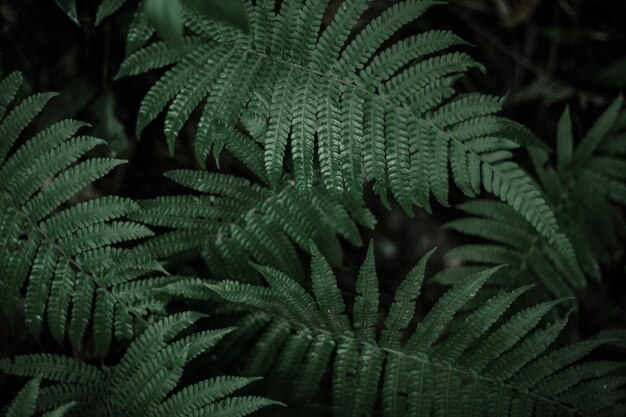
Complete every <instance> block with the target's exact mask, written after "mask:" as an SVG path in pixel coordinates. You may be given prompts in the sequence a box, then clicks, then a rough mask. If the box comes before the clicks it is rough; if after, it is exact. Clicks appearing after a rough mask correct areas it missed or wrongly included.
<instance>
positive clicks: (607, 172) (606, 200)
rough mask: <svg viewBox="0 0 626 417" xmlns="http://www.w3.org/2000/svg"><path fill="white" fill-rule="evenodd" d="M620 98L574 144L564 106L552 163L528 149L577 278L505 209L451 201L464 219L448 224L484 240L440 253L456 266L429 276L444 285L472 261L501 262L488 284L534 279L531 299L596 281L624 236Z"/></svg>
mask: <svg viewBox="0 0 626 417" xmlns="http://www.w3.org/2000/svg"><path fill="white" fill-rule="evenodd" d="M621 104H622V99H621V98H618V99H617V100H615V101H614V102H613V104H611V106H609V108H608V109H607V110H606V111H605V112H604V114H603V115H602V116H600V118H599V119H598V121H597V122H596V123H595V124H594V125H593V127H592V128H591V129H590V131H589V132H588V133H587V134H586V135H584V138H583V139H582V140H581V141H580V143H579V144H578V145H577V146H574V137H573V132H572V130H573V129H572V126H571V119H570V115H569V108H567V109H566V110H565V111H564V113H563V116H562V117H561V119H560V120H559V123H558V129H557V153H556V163H555V165H554V166H553V165H551V164H550V163H549V160H548V155H547V154H545V153H543V152H540V151H538V150H535V151H533V152H531V158H532V160H533V163H534V166H535V171H536V174H537V178H538V180H539V182H540V183H541V184H542V185H543V188H544V189H545V194H546V197H547V200H548V201H549V202H550V203H551V205H552V207H554V208H555V214H556V216H557V220H558V222H559V224H560V225H561V226H562V229H563V232H564V234H565V235H567V237H568V238H569V241H570V242H572V252H573V253H574V254H575V257H576V259H578V263H579V264H580V267H581V269H582V272H583V273H584V277H583V276H579V275H578V274H577V271H575V270H573V269H572V268H571V267H570V263H569V262H568V260H567V258H566V257H564V256H563V255H562V254H561V253H560V252H558V251H557V250H555V248H554V246H553V244H551V243H550V242H549V241H548V240H547V239H546V238H545V237H544V236H542V235H541V234H539V233H537V232H535V231H533V230H532V228H530V227H529V226H528V225H525V221H524V219H523V218H522V216H520V215H519V214H518V213H516V212H515V211H514V210H512V209H511V208H510V207H507V206H505V205H504V204H501V203H497V202H492V201H472V202H468V203H465V204H462V205H460V206H459V207H458V208H459V209H460V210H461V211H464V212H466V213H468V214H469V215H470V216H471V217H467V218H464V219H459V220H455V221H453V222H451V223H449V224H448V225H447V227H448V228H450V229H452V230H455V231H458V232H461V233H464V234H468V235H472V236H475V237H478V238H480V239H482V240H485V241H486V242H485V243H478V244H469V245H464V246H459V247H457V248H454V249H452V250H451V251H450V252H449V253H448V254H447V255H446V256H447V258H448V259H450V260H454V262H460V263H461V264H462V265H461V266H460V267H458V268H452V269H448V270H445V271H443V272H441V273H440V274H439V275H438V276H437V277H436V279H437V280H438V281H439V282H441V283H448V284H449V283H451V282H453V281H454V280H456V277H458V276H460V275H462V274H463V271H464V270H466V271H467V270H470V269H471V268H473V267H474V266H475V265H486V264H500V263H507V264H509V265H510V268H509V269H510V271H509V272H508V273H507V274H506V275H504V274H502V275H501V276H500V277H498V278H497V279H495V280H492V283H493V284H497V285H498V286H502V287H503V288H505V289H511V288H515V287H517V286H519V285H525V284H531V283H538V284H539V285H538V286H537V288H535V289H533V291H532V292H530V293H529V296H531V297H532V298H531V299H532V300H540V299H551V298H559V297H567V296H572V295H575V294H576V293H577V292H578V291H580V290H581V289H582V288H583V287H585V285H586V283H587V282H588V281H589V280H599V279H600V275H601V272H600V271H601V268H602V266H603V265H605V264H606V263H607V262H608V261H609V255H608V253H610V252H611V251H612V248H614V247H616V245H618V242H620V239H621V238H623V236H626V223H625V220H624V217H623V214H622V213H621V211H620V210H621V209H620V207H623V206H624V203H625V202H624V201H623V199H620V198H616V196H617V195H618V194H619V191H618V190H621V189H623V187H624V186H626V184H624V182H625V181H626V178H625V177H624V167H625V166H626V165H625V164H626V161H625V160H624V155H625V154H626V149H623V146H621V144H622V143H623V138H624V128H625V127H624V126H622V125H620V124H619V123H618V120H619V119H620V118H623V117H625V116H626V112H624V111H623V110H620V107H621Z"/></svg>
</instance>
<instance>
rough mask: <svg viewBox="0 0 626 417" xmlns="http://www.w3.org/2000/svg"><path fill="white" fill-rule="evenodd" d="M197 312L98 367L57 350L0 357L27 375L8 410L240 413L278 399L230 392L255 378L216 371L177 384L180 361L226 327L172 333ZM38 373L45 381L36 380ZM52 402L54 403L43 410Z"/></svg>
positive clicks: (9, 368) (172, 320)
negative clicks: (181, 385) (216, 373)
mask: <svg viewBox="0 0 626 417" xmlns="http://www.w3.org/2000/svg"><path fill="white" fill-rule="evenodd" d="M199 318H201V315H199V314H195V313H179V314H174V315H171V316H169V317H167V318H165V319H163V320H161V321H158V322H156V323H154V324H152V325H150V326H149V327H148V328H147V329H146V330H145V331H144V332H143V333H142V334H141V335H140V336H139V337H138V338H137V339H135V340H134V341H133V342H132V343H131V344H130V346H129V347H128V349H127V350H126V353H125V354H124V356H123V357H122V358H121V360H120V362H119V363H118V364H117V365H115V366H112V367H110V368H102V369H101V368H98V367H96V366H94V365H90V364H87V363H84V362H80V361H78V360H76V359H73V358H69V357H65V356H62V355H51V354H36V355H25V356H18V357H16V358H15V359H13V360H9V359H4V360H2V361H0V370H2V371H3V372H5V373H9V374H12V375H17V376H21V377H32V378H33V379H32V380H31V382H29V383H27V385H26V387H25V388H24V389H23V390H22V391H21V392H20V394H18V396H17V398H16V399H15V400H14V402H13V404H12V405H11V406H10V407H9V409H8V412H7V414H6V416H7V417H14V416H15V417H17V416H25V417H26V416H31V415H34V413H35V412H39V413H44V414H43V415H44V416H49V417H52V416H62V415H65V414H66V413H67V415H89V416H129V417H130V416H136V417H139V416H146V417H148V416H150V417H157V416H159V417H160V416H162V417H165V416H167V417H183V416H190V415H197V416H201V415H236V416H245V415H248V414H251V413H253V412H254V411H256V410H258V409H261V408H264V407H267V406H270V405H273V404H277V403H276V402H274V401H270V400H267V399H265V398H260V397H253V396H241V397H230V395H231V394H232V393H233V392H235V391H237V390H239V389H241V388H243V387H244V386H246V385H248V384H249V383H250V382H252V381H254V380H255V378H242V377H228V376H221V377H216V378H213V379H208V380H203V381H200V382H196V383H194V384H191V385H187V386H186V387H184V388H182V389H179V390H177V391H175V392H174V390H175V388H176V387H177V386H178V384H179V381H180V379H181V376H182V374H183V370H184V368H185V367H186V365H187V364H188V363H189V362H191V361H192V360H193V359H194V358H196V357H197V356H198V355H200V354H202V353H203V352H205V351H206V350H207V349H209V348H211V347H212V346H213V345H215V344H216V343H217V342H218V341H219V340H220V339H221V338H222V337H223V336H224V335H225V334H226V333H228V332H229V331H230V330H229V329H226V330H208V331H202V332H197V333H192V334H191V335H189V336H185V337H177V336H178V335H179V334H180V333H181V332H182V331H183V330H185V329H186V328H188V327H190V326H191V325H192V324H193V323H195V322H196V321H198V319H199ZM42 379H43V380H47V381H50V382H52V384H51V385H46V386H45V387H40V383H41V381H42ZM49 410H52V411H49Z"/></svg>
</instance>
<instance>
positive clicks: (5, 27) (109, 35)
mask: <svg viewBox="0 0 626 417" xmlns="http://www.w3.org/2000/svg"><path fill="white" fill-rule="evenodd" d="M332 3H334V4H335V6H336V4H338V3H339V2H338V1H333V2H332ZM391 3H393V2H392V1H390V0H377V1H374V2H373V4H374V6H373V8H372V12H371V13H370V14H368V15H367V16H366V17H364V22H366V21H367V19H368V18H370V17H371V16H375V15H376V14H377V13H376V12H377V10H381V9H383V8H384V7H386V6H387V5H389V4H391ZM134 7H135V3H134V2H133V1H129V2H128V4H127V5H126V6H125V7H124V8H123V9H122V10H121V11H120V12H118V13H117V14H116V15H114V16H113V17H111V18H108V19H106V20H105V21H104V22H103V23H102V24H101V25H100V26H98V27H95V26H94V16H95V10H96V8H97V2H96V1H90V0H82V1H81V0H79V1H78V12H79V13H78V14H79V20H80V22H81V26H80V27H79V26H77V25H75V24H74V23H73V22H72V21H71V20H70V19H68V18H67V17H66V16H65V15H64V13H63V12H62V11H61V10H60V9H58V7H57V6H56V5H55V4H54V2H53V1H52V0H0V74H2V75H6V74H8V73H9V72H11V71H14V70H20V71H22V72H23V73H24V75H25V78H26V79H27V80H28V83H29V84H28V91H27V92H40V91H59V92H61V93H62V94H61V96H60V97H59V98H56V99H55V101H53V104H52V105H51V106H49V109H47V110H46V111H45V112H44V114H43V115H42V117H41V118H40V119H38V121H37V123H38V124H39V126H43V125H45V124H48V123H49V122H51V121H55V120H58V119H60V118H66V117H73V118H79V119H81V120H85V121H87V122H89V123H91V124H92V126H93V128H92V130H91V133H92V134H93V135H95V136H99V137H103V138H104V139H106V140H107V141H108V142H109V144H110V146H109V148H108V149H107V150H106V151H103V152H110V153H113V154H115V155H117V156H119V157H122V158H126V159H129V161H130V163H129V164H127V165H126V166H124V167H123V168H120V169H117V170H116V171H115V172H114V174H113V175H111V176H110V177H108V178H107V179H105V180H103V181H100V182H98V183H97V184H95V186H92V187H89V188H88V189H87V190H85V191H84V194H83V196H82V197H89V196H93V195H100V194H109V193H115V194H121V195H125V196H130V197H133V198H148V197H153V196H156V195H158V194H166V193H170V192H172V191H173V190H172V189H171V187H172V186H171V184H170V183H169V182H167V181H166V180H164V179H163V178H162V176H161V174H162V173H163V172H164V171H166V170H169V169H172V168H176V167H198V164H197V162H196V161H195V158H194V157H193V152H192V147H191V143H192V137H193V128H192V126H188V127H187V128H186V129H185V130H184V131H183V134H182V135H183V139H182V140H180V141H179V142H178V145H177V146H178V147H177V150H176V155H175V158H171V157H170V156H169V154H168V152H167V148H166V146H165V140H164V137H163V134H162V123H159V122H157V123H153V124H151V125H150V126H149V127H148V128H147V129H146V131H145V132H144V134H143V138H142V140H141V141H140V142H138V141H137V139H136V138H135V137H134V119H135V116H136V112H137V109H138V108H139V103H140V100H141V99H142V97H143V95H144V94H145V92H146V91H147V89H148V87H149V86H150V85H151V83H152V82H154V80H155V79H156V75H157V74H149V75H147V76H141V77H133V78H130V79H122V80H120V81H116V82H113V81H112V80H113V77H114V75H115V73H116V71H117V68H118V67H119V64H120V62H121V61H122V59H123V57H124V46H125V35H126V29H127V26H128V23H129V21H130V18H131V16H132V11H133V9H134ZM329 17H330V16H329ZM430 29H449V30H452V31H454V32H456V33H457V34H459V35H460V36H461V37H462V38H464V39H465V40H467V41H468V42H470V43H471V44H473V45H474V47H470V48H466V50H467V52H469V53H470V54H471V55H472V56H473V57H474V58H475V59H476V60H477V61H479V62H482V63H483V64H484V65H485V67H486V69H487V72H486V74H481V73H480V72H478V71H475V72H472V73H470V74H469V76H467V77H465V78H464V79H462V81H461V83H462V87H461V88H462V89H464V90H466V91H479V92H482V93H488V94H493V95H508V101H507V104H506V106H505V113H506V115H507V116H509V117H510V118H512V119H514V120H516V121H518V122H521V123H523V124H525V125H526V126H528V127H530V128H531V129H532V130H533V131H534V132H535V133H536V134H537V135H538V136H539V137H541V138H542V139H543V140H545V141H546V142H547V143H548V144H549V145H551V146H552V145H553V141H554V137H555V129H556V122H557V120H558V117H559V116H560V113H561V112H562V111H563V109H564V107H565V105H566V104H569V105H570V106H571V108H572V119H573V122H574V125H575V129H576V132H577V133H580V132H582V131H584V130H586V129H587V128H588V127H589V126H590V124H591V123H592V121H593V120H594V119H595V117H596V116H597V115H598V114H599V112H600V111H601V110H602V109H603V108H604V107H605V106H606V105H607V104H608V103H609V102H610V101H612V100H613V99H614V98H615V97H616V96H617V95H618V94H619V93H620V92H621V91H622V90H623V89H624V87H625V86H626V2H624V1H623V0H587V1H585V0H451V1H450V4H449V5H447V6H439V7H437V8H435V9H432V10H430V11H429V12H428V13H427V14H426V15H425V16H424V17H422V18H421V19H419V20H418V21H416V22H414V23H412V24H411V25H409V26H407V27H406V28H405V29H403V31H402V33H400V34H398V36H405V35H407V34H410V33H413V32H419V31H423V30H430ZM35 129H36V127H35ZM517 156H518V157H519V158H520V161H521V162H522V164H524V154H523V152H520V153H519V155H517ZM222 159H223V160H222V161H221V164H220V167H221V169H223V170H224V171H225V172H231V173H237V174H242V173H244V174H245V171H243V170H242V168H241V166H239V165H238V164H237V162H236V161H234V160H233V159H232V158H229V156H228V155H224V156H223V158H222ZM455 199H456V200H455ZM367 200H368V204H369V206H370V207H371V208H372V210H373V211H374V213H375V215H376V216H377V218H378V226H377V229H376V231H375V232H373V233H372V232H369V231H364V238H365V240H367V239H369V238H370V237H375V239H376V243H377V263H378V271H379V276H380V277H381V281H382V286H383V289H384V290H388V291H392V290H393V289H395V287H396V286H397V283H398V281H399V280H400V279H402V278H403V277H404V275H405V274H406V272H407V271H408V270H409V269H410V268H411V267H412V266H413V265H415V264H416V263H417V261H418V260H419V258H420V257H421V256H422V255H423V254H424V253H426V252H427V251H428V250H429V249H430V248H432V247H433V246H435V245H436V246H438V247H439V251H438V256H437V257H436V259H435V261H434V262H433V263H432V266H431V273H432V272H436V270H437V269H439V268H443V267H444V266H445V265H444V262H443V260H442V258H441V255H443V254H444V253H445V252H446V250H447V249H448V248H450V247H451V246H454V245H456V244H458V243H460V242H462V241H463V237H461V236H458V235H455V234H452V233H451V232H447V231H445V230H443V229H441V225H442V224H443V223H445V222H447V221H449V220H451V219H453V218H455V217H458V216H459V213H458V212H456V211H454V210H453V209H445V208H443V207H435V214H434V215H428V214H426V213H425V212H419V211H418V212H417V213H416V217H415V218H413V219H410V218H409V217H408V216H407V215H406V214H404V212H403V211H402V210H400V209H398V208H394V209H393V210H387V209H385V208H384V207H382V206H381V205H380V203H379V202H378V201H377V199H376V198H373V197H372V196H371V195H368V197H367ZM452 201H453V202H455V201H456V202H458V201H460V196H459V195H453V200H452ZM364 255H365V249H364V248H353V247H349V246H348V245H346V260H345V266H344V268H343V270H341V271H338V275H339V276H340V277H341V276H344V277H346V278H348V277H350V276H351V275H352V274H353V272H354V271H356V270H357V268H358V265H360V263H361V262H362V260H363V258H364ZM613 258H614V260H615V262H614V263H613V265H612V266H610V267H608V268H606V269H605V271H604V280H603V282H602V283H601V285H599V284H595V283H591V284H590V287H589V288H588V290H586V291H585V293H584V294H583V295H582V298H581V309H580V311H579V312H578V313H577V315H576V316H575V317H573V319H572V324H571V325H570V326H569V328H568V332H569V335H570V336H569V337H570V338H571V339H577V338H580V337H589V336H593V335H594V334H595V333H597V332H598V331H600V330H603V329H606V328H612V327H616V326H621V327H626V317H624V316H625V315H624V309H623V306H625V305H626V295H625V294H626V291H625V289H626V288H625V286H626V284H625V280H624V278H625V277H624V251H623V248H617V250H616V252H615V253H614V254H613ZM428 288H429V290H428V291H427V292H426V294H425V295H426V298H425V299H426V300H430V301H432V300H434V299H436V297H437V296H438V295H439V294H440V293H441V289H439V288H436V287H434V286H431V287H428ZM383 297H385V294H384V292H383ZM387 297H388V295H387ZM40 343H41V345H38V344H37V342H35V341H33V340H32V339H31V338H29V337H28V336H27V334H26V333H25V332H24V331H23V330H19V329H17V330H16V331H15V332H13V331H12V329H11V328H10V326H9V325H8V324H7V323H3V322H0V358H2V357H7V356H11V355H14V354H16V353H20V354H21V353H27V352H30V351H37V350H42V349H43V350H46V351H49V352H54V351H58V349H59V348H58V347H56V346H55V344H54V343H53V342H51V341H46V340H42V341H41V342H40ZM42 345H43V346H42ZM601 355H603V357H612V356H614V355H615V352H610V351H609V352H603V353H601ZM6 382H7V381H6V380H5V379H2V377H0V397H5V395H3V394H6V396H7V397H8V396H10V394H9V393H10V392H13V391H14V389H13V387H11V388H8V387H7V386H6ZM5 388H8V389H5ZM7 401H8V398H0V404H4V403H6V402H7Z"/></svg>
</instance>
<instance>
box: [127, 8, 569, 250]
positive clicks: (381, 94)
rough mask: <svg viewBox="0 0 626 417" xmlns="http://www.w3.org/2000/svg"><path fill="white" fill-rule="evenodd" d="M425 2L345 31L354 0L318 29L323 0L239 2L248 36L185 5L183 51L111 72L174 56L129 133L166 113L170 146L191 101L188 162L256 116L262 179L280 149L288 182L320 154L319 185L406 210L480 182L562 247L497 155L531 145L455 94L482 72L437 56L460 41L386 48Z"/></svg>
mask: <svg viewBox="0 0 626 417" xmlns="http://www.w3.org/2000/svg"><path fill="white" fill-rule="evenodd" d="M437 3H438V2H436V1H429V0H404V1H401V2H398V3H397V4H394V5H393V6H391V7H389V8H388V9H387V10H385V11H384V12H383V13H382V14H381V15H380V16H379V17H377V18H375V19H374V20H372V21H371V22H370V23H368V24H367V25H366V26H365V27H364V28H363V29H361V30H360V31H359V32H358V33H357V34H356V36H355V37H354V38H353V39H352V37H350V36H349V35H350V33H351V32H352V31H353V28H354V25H355V23H356V21H357V19H358V18H359V16H360V15H361V14H362V13H363V12H364V11H365V10H366V9H367V7H368V4H369V2H368V1H367V0H345V1H344V2H343V3H342V5H341V7H340V8H339V10H338V12H337V13H336V15H335V17H334V19H333V21H332V23H330V25H329V26H328V27H326V28H325V29H324V30H320V21H321V17H322V15H323V14H324V12H325V10H326V6H327V4H328V1H306V2H302V1H297V0H287V1H283V2H281V9H280V11H279V12H278V13H277V14H276V13H275V12H274V10H273V3H271V2H267V1H258V2H256V3H255V4H254V5H252V3H251V2H250V1H244V4H245V9H246V11H247V13H248V21H249V23H250V32H249V33H244V32H241V31H237V30H235V29H233V28H232V27H228V26H226V25H224V24H222V23H219V22H215V21H209V20H206V19H204V18H202V17H200V16H198V15H195V14H193V13H189V12H188V13H187V25H188V27H189V29H190V30H191V32H193V34H192V35H190V36H189V39H190V40H189V41H188V44H194V45H195V46H191V47H188V48H187V47H186V48H185V51H184V53H182V54H180V55H179V54H178V53H177V52H172V53H168V55H170V56H171V59H170V60H168V61H167V62H163V60H162V59H160V58H159V57H160V56H161V55H162V52H160V51H162V50H163V49H164V48H166V47H165V46H164V45H159V46H149V47H147V48H145V49H142V50H139V51H137V52H136V53H135V54H134V55H131V56H130V57H128V59H127V60H126V62H124V63H123V64H122V67H121V69H120V71H119V74H118V76H125V75H129V74H137V73H141V72H145V71H148V70H150V69H155V68H160V67H163V66H168V65H170V64H173V66H172V67H171V68H170V69H168V70H167V72H166V73H165V74H164V75H163V76H162V77H161V78H160V79H159V80H158V81H157V82H156V83H155V84H154V85H153V86H152V87H151V88H150V90H149V91H148V93H147V94H146V96H145V98H144V99H143V101H142V104H141V107H140V109H139V114H138V118H137V135H138V136H139V135H140V134H141V131H142V130H143V128H144V127H145V126H147V125H148V123H150V122H152V121H153V120H154V119H155V118H156V117H157V115H158V114H159V113H161V112H162V111H163V110H164V109H165V108H167V111H166V115H165V135H166V138H167V141H168V144H169V147H170V150H171V151H173V149H174V142H175V140H176V137H177V136H178V134H179V132H180V130H181V128H182V127H183V125H184V123H185V122H186V121H187V120H188V119H189V117H190V114H191V113H192V111H193V110H194V109H195V108H196V107H198V106H199V105H200V103H201V102H202V101H203V100H204V104H203V105H202V107H203V111H202V115H201V117H200V120H199V122H198V129H197V133H196V154H197V156H198V158H199V159H200V160H201V161H204V159H205V158H206V157H207V156H208V154H209V149H210V145H209V146H206V145H205V144H207V143H210V142H211V139H210V136H211V132H212V129H213V126H215V125H220V124H224V123H225V124H226V125H228V126H234V125H235V124H236V123H237V122H238V121H240V120H242V119H243V120H246V119H250V118H251V117H252V118H253V119H255V120H256V121H257V122H259V121H261V122H262V123H265V124H266V125H267V126H266V128H265V129H262V131H263V134H262V136H261V137H260V141H261V144H262V145H263V152H264V164H265V168H266V169H267V173H268V177H269V179H270V182H271V183H273V184H274V183H277V182H280V181H281V180H282V177H283V176H282V172H283V165H284V164H285V160H286V157H287V155H291V158H292V160H293V165H294V169H293V172H294V174H295V178H296V184H297V186H298V187H299V188H300V189H303V190H308V189H310V187H311V184H312V178H313V175H314V169H313V167H314V162H319V165H320V167H321V172H322V178H323V183H324V184H325V186H326V187H327V188H328V189H329V190H330V191H331V192H333V193H342V192H348V193H350V194H352V195H353V196H356V197H358V196H360V194H361V190H362V187H363V182H364V180H365V178H367V179H368V180H373V181H375V185H374V187H375V190H376V191H377V193H378V194H380V195H381V196H382V197H383V198H385V195H386V193H387V191H391V192H392V193H393V195H394V196H395V198H396V199H397V201H398V202H399V203H400V204H401V205H402V206H403V207H404V208H405V209H406V210H407V211H408V212H412V206H413V204H414V203H416V204H418V205H419V206H421V207H424V208H426V209H429V207H430V195H431V194H433V195H434V196H435V198H436V199H437V201H438V202H439V203H441V204H443V205H448V194H449V188H450V184H451V183H452V182H454V183H455V184H457V185H458V187H459V188H460V189H461V190H462V191H463V192H464V193H465V194H466V195H468V196H470V197H474V196H476V195H477V194H478V193H480V192H481V190H482V189H485V190H486V191H488V192H490V193H493V194H495V195H496V196H498V197H499V198H500V199H501V200H503V201H505V202H506V203H507V204H509V205H511V206H512V207H514V208H515V210H516V211H518V212H520V213H521V214H522V215H523V216H524V217H525V218H526V219H527V220H528V221H529V222H530V223H531V224H532V225H533V226H534V227H535V228H536V229H537V230H538V231H539V232H540V233H541V234H542V235H544V236H546V237H547V238H548V239H549V240H550V241H551V242H553V243H554V244H556V245H557V247H558V248H559V249H560V250H561V251H562V252H564V253H566V254H569V253H570V250H569V244H568V242H567V241H566V239H565V238H564V237H563V235H561V234H560V233H559V232H558V230H557V229H558V228H557V223H556V219H555V218H554V215H553V214H552V212H551V210H550V208H549V207H548V205H547V204H546V202H545V201H544V199H543V197H542V196H541V194H540V192H539V190H538V189H537V188H536V186H535V184H534V183H533V182H532V181H531V179H530V178H529V177H528V176H527V175H526V174H525V173H524V172H523V171H522V170H521V168H520V167H519V166H518V165H516V164H515V163H514V162H512V161H511V160H510V156H511V153H510V150H511V149H514V148H517V147H519V146H520V145H531V146H537V147H544V145H543V144H542V143H541V142H540V141H539V140H537V139H536V138H535V137H534V136H533V135H532V134H531V133H530V132H529V131H528V130H527V129H525V128H523V127H522V126H520V125H518V124H516V123H514V122H512V121H510V120H507V119H505V118H502V117H499V116H497V115H496V113H497V112H498V110H499V109H500V107H501V103H502V101H501V99H499V98H494V97H489V96H484V95H480V94H468V95H459V94H457V93H456V92H455V90H454V89H453V87H452V85H453V83H454V81H456V80H457V79H458V77H459V76H460V75H462V74H463V73H464V72H465V71H466V70H468V69H470V68H476V67H478V68H480V67H481V66H480V65H479V64H477V63H476V62H474V61H473V60H472V59H471V58H470V57H469V56H468V55H466V54H464V53H461V52H446V50H447V49H449V48H450V47H452V46H455V45H459V44H462V43H463V41H462V40H461V39H459V38H458V37H457V36H456V35H454V34H452V33H450V32H446V31H433V32H427V33H423V34H419V35H414V36H412V37H409V38H407V39H404V40H402V41H400V42H397V43H394V44H392V45H390V46H386V44H385V42H386V41H388V39H389V38H390V37H391V36H392V35H394V33H396V32H397V31H398V30H399V29H401V28H402V27H403V26H404V25H406V24H407V23H409V22H411V21H413V20H415V19H417V18H418V17H419V16H421V15H422V14H423V13H424V12H425V11H426V10H427V9H428V8H429V7H430V6H432V5H434V4H437ZM320 32H321V33H320ZM198 39H200V42H198V41H197V40H198ZM250 113H252V116H251V115H250ZM253 136H254V135H253ZM315 148H317V149H318V152H317V157H316V156H315V154H316V153H315ZM449 172H451V173H452V176H451V178H450V177H449ZM363 173H365V177H364V176H363ZM572 262H573V261H572Z"/></svg>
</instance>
